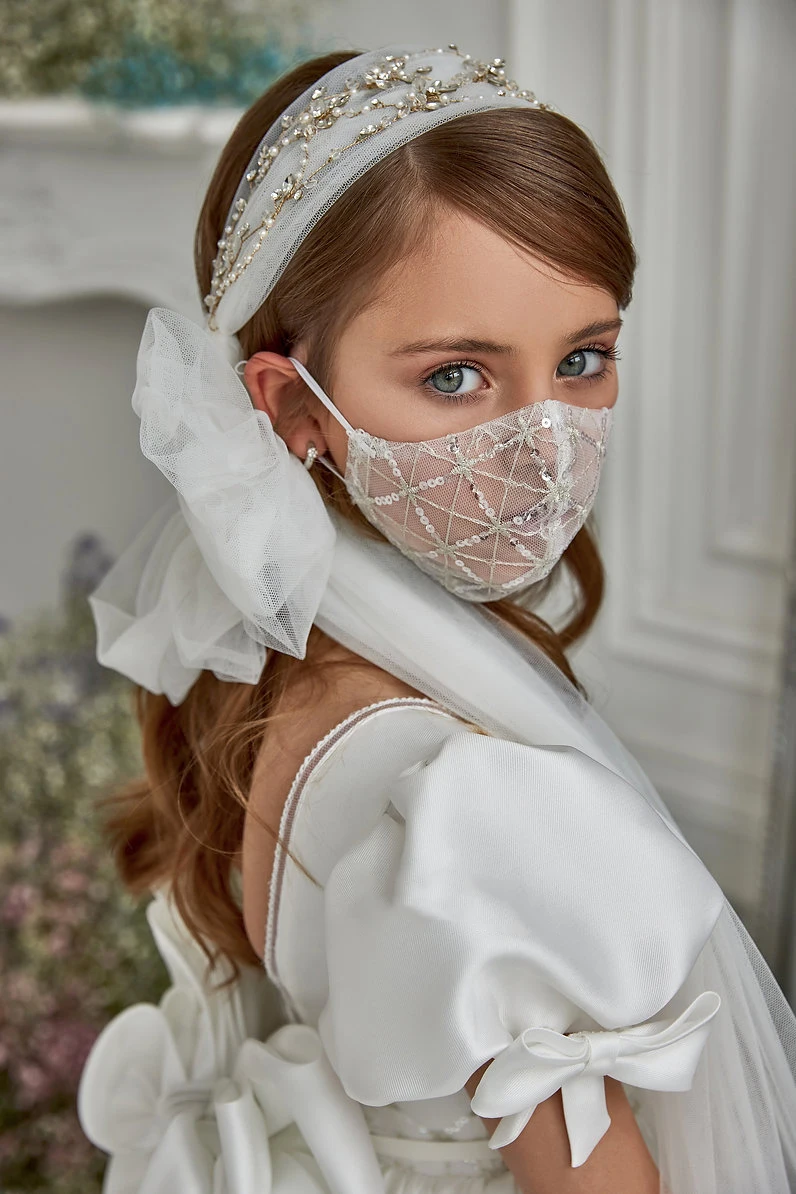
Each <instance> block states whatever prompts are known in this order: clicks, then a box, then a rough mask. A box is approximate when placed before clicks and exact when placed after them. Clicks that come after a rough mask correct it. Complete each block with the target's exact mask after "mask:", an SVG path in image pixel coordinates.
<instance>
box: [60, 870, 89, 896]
mask: <svg viewBox="0 0 796 1194" xmlns="http://www.w3.org/2000/svg"><path fill="white" fill-rule="evenodd" d="M55 885H56V887H58V889H59V890H60V891H63V892H66V893H68V894H70V895H74V894H77V893H78V892H83V891H86V889H87V888H88V885H89V877H88V875H84V874H83V872H82V871H77V870H75V869H74V868H71V869H70V870H67V871H61V873H60V875H58V877H57V878H56V880H55Z"/></svg>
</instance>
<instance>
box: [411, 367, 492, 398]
mask: <svg viewBox="0 0 796 1194" xmlns="http://www.w3.org/2000/svg"><path fill="white" fill-rule="evenodd" d="M482 381H483V374H482V373H481V371H480V369H476V368H475V367H474V366H472V365H468V364H467V363H466V362H465V361H458V362H456V361H451V362H450V363H449V364H447V365H443V366H442V368H440V369H435V370H434V372H433V373H429V375H428V376H427V377H426V378H424V383H425V384H426V385H427V386H429V387H430V388H431V389H432V390H433V391H435V392H436V393H437V394H445V395H448V396H450V395H454V394H472V393H473V391H475V390H477V389H478V388H479V385H480V382H482Z"/></svg>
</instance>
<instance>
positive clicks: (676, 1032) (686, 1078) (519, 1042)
mask: <svg viewBox="0 0 796 1194" xmlns="http://www.w3.org/2000/svg"><path fill="white" fill-rule="evenodd" d="M720 1005H721V999H720V997H719V995H718V994H717V993H716V992H715V991H703V992H702V994H701V995H698V996H697V998H696V999H695V1000H694V1001H693V1002H692V1003H691V1004H690V1005H689V1007H687V1008H686V1009H685V1011H684V1012H682V1013H681V1014H680V1015H679V1016H678V1017H677V1018H676V1019H675V1020H671V1021H668V1022H667V1021H663V1020H652V1021H649V1022H648V1023H645V1024H637V1025H634V1026H633V1027H631V1028H622V1029H619V1030H606V1031H598V1032H572V1033H569V1034H568V1035H564V1034H563V1033H560V1032H555V1031H554V1030H553V1029H551V1028H526V1030H525V1031H524V1032H523V1033H521V1034H520V1035H519V1036H518V1037H516V1038H515V1039H514V1041H512V1043H511V1044H510V1045H508V1046H507V1047H506V1048H505V1049H504V1050H503V1051H502V1052H501V1053H499V1054H498V1055H497V1057H496V1058H495V1060H494V1061H493V1062H492V1064H491V1065H490V1066H489V1067H488V1068H487V1070H486V1071H485V1072H484V1075H483V1077H482V1078H481V1081H480V1082H479V1084H478V1086H477V1088H476V1090H475V1093H474V1095H473V1097H472V1099H471V1101H470V1106H471V1108H472V1110H473V1111H475V1113H476V1114H477V1115H481V1116H483V1117H485V1118H487V1119H490V1118H495V1119H497V1118H500V1119H501V1122H500V1123H499V1124H498V1126H497V1127H496V1129H495V1131H494V1132H493V1134H492V1137H491V1139H490V1141H489V1146H490V1148H503V1147H504V1146H505V1145H507V1144H511V1142H512V1141H513V1140H516V1139H517V1137H518V1136H519V1134H520V1132H521V1131H522V1129H523V1128H524V1127H525V1125H526V1124H527V1123H528V1120H529V1119H530V1118H531V1116H532V1115H533V1113H534V1111H535V1110H536V1108H537V1106H538V1105H539V1103H541V1102H543V1100H544V1099H547V1098H549V1097H550V1096H551V1095H552V1094H554V1093H555V1091H557V1090H558V1089H559V1087H560V1088H561V1097H562V1101H563V1104H564V1119H565V1121H566V1127H567V1135H568V1137H569V1143H570V1150H571V1155H572V1166H573V1168H574V1167H577V1166H578V1165H582V1164H583V1162H584V1161H585V1160H587V1158H588V1157H589V1155H590V1154H591V1152H592V1150H593V1149H594V1147H595V1145H596V1144H597V1143H598V1141H599V1140H600V1139H601V1138H602V1137H603V1136H604V1135H605V1133H606V1132H607V1130H608V1128H609V1127H610V1124H611V1119H610V1116H609V1115H608V1108H607V1106H606V1102H605V1075H608V1076H610V1077H612V1078H616V1079H617V1080H618V1081H620V1082H627V1083H628V1084H629V1085H631V1086H642V1087H646V1088H647V1089H648V1090H688V1089H689V1088H690V1086H691V1083H692V1082H693V1079H694V1071H695V1070H696V1066H697V1062H698V1061H699V1056H700V1054H701V1052H702V1049H703V1047H704V1045H705V1042H706V1040H707V1036H708V1031H709V1030H708V1024H709V1022H710V1020H712V1019H713V1017H714V1016H715V1014H716V1012H717V1011H718V1010H719V1007H720Z"/></svg>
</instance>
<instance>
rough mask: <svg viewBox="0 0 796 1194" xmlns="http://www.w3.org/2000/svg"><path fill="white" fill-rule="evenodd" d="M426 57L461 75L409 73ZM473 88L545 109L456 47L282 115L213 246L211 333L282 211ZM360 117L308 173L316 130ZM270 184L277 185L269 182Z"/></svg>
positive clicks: (386, 68) (494, 68) (500, 66)
mask: <svg viewBox="0 0 796 1194" xmlns="http://www.w3.org/2000/svg"><path fill="white" fill-rule="evenodd" d="M431 54H448V55H450V54H453V55H456V56H458V58H459V59H460V63H461V66H460V69H459V71H458V72H457V73H455V74H454V75H452V76H451V77H450V78H448V79H441V78H434V77H433V75H434V69H433V67H432V66H431V65H428V64H423V65H417V66H411V65H410V62H409V59H410V57H417V58H421V57H428V56H429V55H431ZM473 83H484V84H487V85H488V86H491V87H494V88H495V92H496V94H497V95H500V96H505V95H510V96H513V97H514V98H517V99H522V100H526V101H527V102H528V104H529V105H530V106H531V107H534V108H540V109H549V107H550V105H548V104H544V103H541V102H540V101H539V100H537V99H536V97H535V96H534V93H533V92H532V91H528V90H525V89H521V88H520V87H519V85H518V84H517V83H516V82H515V81H514V80H513V79H508V78H507V76H506V68H505V62H504V60H503V59H502V58H495V59H493V60H492V61H491V62H482V61H480V60H478V59H475V58H473V57H472V56H471V55H470V54H461V53H460V51H459V50H458V48H457V47H456V46H455V45H453V44H450V45H448V47H447V48H446V49H442V48H437V49H434V50H426V51H422V52H418V53H416V54H415V53H413V54H412V55H396V54H386V55H384V56H383V58H382V59H381V60H380V61H379V62H377V63H376V64H375V65H372V66H370V67H369V68H368V69H367V70H365V71H364V73H363V74H362V75H361V76H360V77H355V76H351V77H349V78H347V79H346V80H345V84H344V87H343V89H342V90H339V91H335V92H329V91H328V90H327V88H326V86H325V85H324V84H319V85H318V86H317V87H316V88H315V89H314V90H313V91H312V93H311V95H310V101H309V104H308V106H306V107H305V108H304V109H302V110H301V111H299V112H297V113H294V114H292V115H290V114H288V113H285V114H284V115H283V116H282V119H281V121H280V124H279V127H280V130H281V136H278V137H277V139H276V141H275V142H274V143H273V144H270V143H267V142H265V141H264V142H263V143H262V144H261V146H260V149H259V151H258V154H257V158H256V160H255V163H254V164H253V166H252V167H251V169H249V170H248V171H247V173H246V176H245V181H246V183H247V184H248V188H249V191H248V197H240V198H238V199H237V200H236V201H235V203H234V205H233V208H232V210H231V212H230V214H229V216H228V218H227V223H226V225H225V227H224V232H223V236H222V237H221V239H220V240H219V241H218V245H217V249H218V251H217V254H216V257H215V259H214V260H213V274H212V279H211V284H210V291H209V293H208V294H207V295H206V296H205V298H204V305H205V307H206V308H207V311H208V326H209V328H210V329H211V330H213V331H215V330H217V327H216V324H215V321H214V315H215V312H216V309H217V307H218V304H219V303H220V301H221V299H222V298H223V296H224V294H226V292H227V290H228V289H229V288H230V286H232V285H234V283H235V282H236V281H238V279H239V278H240V277H241V276H242V275H243V274H244V273H245V272H246V269H247V267H248V266H249V265H251V263H252V261H253V260H254V257H255V255H256V254H257V253H258V252H259V250H260V249H261V247H262V245H263V243H264V242H265V240H266V238H267V237H268V234H269V232H270V231H271V229H272V228H273V226H274V224H275V223H276V221H277V220H278V218H279V215H280V213H281V212H282V211H284V210H285V207H286V205H288V204H293V203H299V202H301V200H302V199H303V198H305V196H306V195H307V192H308V191H312V189H313V188H314V187H315V186H317V183H318V175H319V174H321V173H322V172H323V171H325V170H327V169H328V168H329V166H331V165H332V164H333V163H334V162H336V161H337V160H338V159H339V158H340V157H341V156H342V155H343V154H344V153H346V151H347V150H349V149H352V148H354V147H355V146H359V145H361V144H362V143H363V142H364V141H369V140H370V139H372V138H377V137H378V134H379V133H381V132H384V131H385V130H386V129H388V128H390V127H391V126H392V125H393V124H395V123H396V122H398V121H401V120H404V119H405V118H406V117H407V116H408V115H409V114H410V113H414V112H434V111H437V110H438V109H440V108H443V107H448V106H450V105H453V104H458V103H467V102H468V101H470V99H471V97H470V96H469V95H466V94H463V95H459V94H458V92H459V91H460V89H462V88H463V87H465V86H469V85H470V84H473ZM387 90H389V91H391V92H395V93H396V95H394V96H393V97H392V98H389V99H384V98H383V97H382V96H381V95H380V94H379V93H380V92H383V91H387ZM357 117H359V118H360V119H362V121H363V123H361V124H357V125H355V127H354V130H353V131H352V134H351V135H349V136H347V137H345V140H344V143H343V144H342V145H338V146H335V147H334V148H332V149H331V150H330V151H329V153H328V154H327V155H326V156H325V158H324V159H323V160H322V161H321V163H320V164H319V165H318V166H316V167H315V169H313V170H312V171H311V172H309V159H310V143H311V141H312V138H313V137H315V136H316V135H317V133H318V132H319V131H320V130H322V129H328V128H331V127H332V126H333V125H334V124H335V123H336V122H337V121H338V120H340V119H343V118H345V119H351V120H356V118H357ZM295 144H300V145H301V157H300V161H299V165H298V167H297V168H295V169H293V170H292V171H291V172H290V173H288V174H287V175H285V176H284V177H283V178H282V179H279V160H280V154H281V153H282V151H283V150H284V149H286V148H287V147H289V146H293V145H295ZM266 178H268V184H267V185H270V187H271V190H270V192H269V194H270V198H271V202H272V205H273V208H272V210H271V211H269V212H268V213H267V214H266V215H264V216H263V218H262V219H261V220H260V222H259V223H258V224H257V226H256V227H254V228H252V227H251V226H250V223H249V222H248V221H247V220H246V219H245V218H244V217H245V214H246V209H247V205H248V201H249V200H250V199H251V197H252V195H253V193H254V192H255V190H257V189H258V188H259V187H260V186H261V185H262V184H263V183H264V182H265V180H266ZM272 178H275V180H276V181H275V182H271V179H272Z"/></svg>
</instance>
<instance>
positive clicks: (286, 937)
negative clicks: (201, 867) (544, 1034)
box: [264, 697, 505, 1174]
mask: <svg viewBox="0 0 796 1194" xmlns="http://www.w3.org/2000/svg"><path fill="white" fill-rule="evenodd" d="M453 729H458V730H465V731H469V732H472V733H478V732H480V731H478V729H477V728H476V727H475V726H472V725H470V723H467V722H464V721H462V720H461V719H459V718H457V717H455V716H454V715H453V714H451V713H449V712H448V711H447V710H445V709H443V708H442V706H441V705H439V704H437V703H436V702H435V701H432V700H430V699H428V698H423V697H398V698H390V699H388V700H383V701H377V702H374V703H373V704H371V705H368V706H366V707H365V708H362V709H359V710H357V711H356V712H355V713H353V714H351V715H350V716H349V717H346V718H345V719H344V720H343V721H342V722H340V723H339V724H338V725H336V726H334V727H333V728H332V729H331V730H330V731H329V732H328V733H327V734H326V735H325V736H324V737H323V738H322V739H320V741H319V742H317V743H316V745H315V746H314V747H313V749H312V750H311V751H310V752H309V753H308V754H307V756H306V757H305V759H304V761H303V762H302V764H301V767H300V768H299V770H298V772H297V774H296V776H295V778H294V780H293V783H292V785H291V788H290V791H289V793H288V797H287V800H286V801H285V805H284V809H283V812H282V817H281V821H280V826H279V838H280V844H277V847H276V853H275V856H274V865H273V871H272V877H271V884H270V892H269V914H268V921H267V926H266V936H265V949H264V964H265V968H266V972H267V974H268V976H269V978H270V979H271V981H272V982H273V984H274V985H275V987H276V988H277V990H278V991H279V993H280V995H281V997H282V1000H283V1003H284V1008H285V1014H286V1018H287V1019H289V1020H292V1021H294V1022H300V1023H306V1024H311V1025H312V1026H313V1027H317V1024H318V1018H319V1016H320V1013H321V1011H322V1009H323V1007H324V1004H325V1003H326V1000H327V998H328V994H329V990H328V974H327V966H326V956H325V943H324V899H323V888H324V885H325V883H326V880H327V879H328V877H329V874H330V873H331V870H332V868H333V867H334V864H335V862H336V861H337V860H338V859H339V858H341V857H342V856H343V854H344V853H345V852H346V851H347V850H348V849H350V848H351V846H352V845H353V844H354V843H355V842H356V841H357V840H359V839H360V838H361V837H363V836H365V835H366V834H367V833H368V832H370V830H372V829H373V827H374V826H375V825H376V824H377V823H378V820H379V818H380V817H381V816H382V815H384V813H385V812H387V813H388V815H392V816H397V815H398V814H397V813H396V812H395V809H394V808H392V807H391V805H390V800H389V788H390V785H391V784H392V782H393V781H394V780H395V779H396V778H397V776H398V775H399V774H400V773H401V772H402V771H403V770H405V769H406V768H407V767H411V766H413V765H414V764H415V763H416V761H417V759H418V758H419V757H423V756H426V755H427V754H428V753H429V752H431V751H433V750H434V749H435V748H436V747H438V746H439V745H440V744H441V743H442V741H443V740H444V739H445V737H446V736H447V735H449V734H450V733H451V731H452V730H453ZM283 844H284V846H285V847H287V850H289V851H290V854H292V855H293V859H292V858H291V857H289V855H288V853H287V850H286V849H284V848H283ZM296 858H297V859H298V860H299V861H300V863H301V864H302V866H303V867H305V868H306V871H307V872H309V874H306V873H305V871H303V870H302V869H301V868H300V867H299V866H298V865H296V862H295V861H294V859H296ZM310 876H312V877H310ZM363 1109H364V1112H365V1117H366V1119H367V1121H368V1124H369V1126H370V1127H371V1130H372V1131H373V1132H374V1133H375V1134H377V1135H382V1136H396V1137H405V1138H406V1139H413V1140H430V1141H433V1140H439V1141H442V1140H462V1141H464V1140H472V1141H476V1140H478V1141H484V1142H485V1141H486V1140H488V1133H487V1130H486V1127H485V1126H484V1123H483V1121H482V1120H481V1119H480V1118H479V1116H477V1115H476V1114H475V1113H474V1112H473V1111H471V1109H470V1100H469V1097H468V1096H467V1093H466V1091H464V1090H462V1091H461V1092H457V1093H454V1094H451V1095H446V1096H443V1097H441V1098H435V1099H423V1100H414V1101H413V1102H411V1103H410V1102H406V1101H398V1102H396V1103H393V1104H389V1105H387V1106H384V1107H369V1106H364V1108H363ZM472 1152H473V1158H474V1159H475V1158H476V1157H477V1159H478V1161H479V1162H480V1163H479V1165H478V1168H479V1169H480V1170H482V1171H483V1169H484V1167H485V1166H486V1167H487V1168H488V1169H490V1170H493V1171H495V1172H501V1171H504V1170H505V1166H504V1165H503V1163H502V1159H501V1157H500V1154H499V1153H496V1152H494V1151H493V1150H488V1149H486V1147H484V1148H483V1149H475V1150H472ZM448 1168H449V1167H448ZM426 1169H427V1171H428V1172H429V1173H433V1172H435V1171H438V1172H442V1170H441V1169H440V1167H439V1165H438V1164H435V1163H434V1162H433V1161H432V1162H431V1164H430V1165H428V1166H426ZM453 1172H458V1173H461V1174H466V1173H468V1172H470V1173H471V1172H473V1165H472V1163H470V1164H466V1163H465V1164H459V1165H456V1166H454V1169H453Z"/></svg>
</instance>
